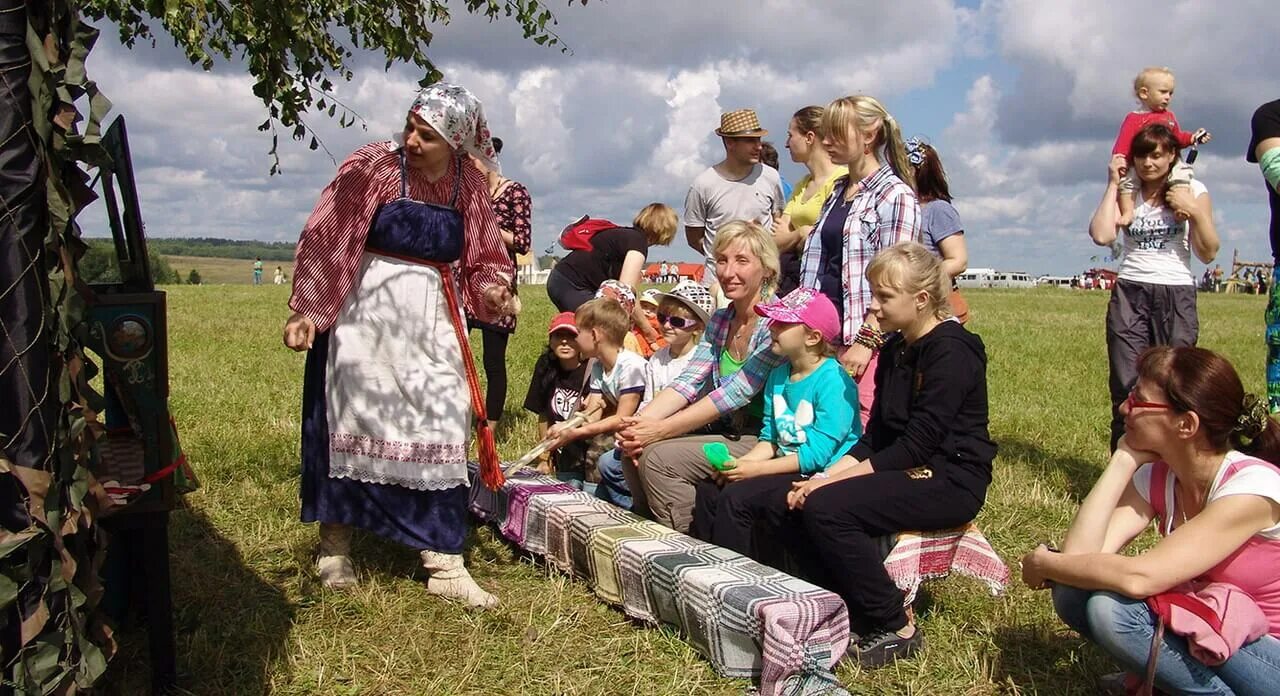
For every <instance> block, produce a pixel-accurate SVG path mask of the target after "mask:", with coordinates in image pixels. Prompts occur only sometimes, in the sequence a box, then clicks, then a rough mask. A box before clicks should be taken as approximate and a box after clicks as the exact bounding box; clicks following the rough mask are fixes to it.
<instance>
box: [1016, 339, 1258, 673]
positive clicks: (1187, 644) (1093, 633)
mask: <svg viewBox="0 0 1280 696" xmlns="http://www.w3.org/2000/svg"><path fill="white" fill-rule="evenodd" d="M1120 413H1121V416H1122V417H1123V418H1124V433H1125V434H1124V437H1123V438H1122V439H1121V440H1120V442H1119V445H1118V447H1117V449H1116V451H1115V453H1114V454H1113V455H1112V457H1111V461H1110V463H1109V464H1108V465H1107V467H1106V469H1104V470H1103V472H1102V475H1101V477H1099V479H1098V481H1097V483H1096V484H1094V487H1093V490H1092V491H1090V492H1089V495H1088V496H1086V497H1085V499H1084V502H1083V503H1082V504H1081V506H1080V510H1079V512H1077V513H1076V517H1075V520H1073V521H1072V523H1071V527H1070V529H1068V530H1067V534H1066V537H1065V538H1064V539H1063V542H1062V550H1061V552H1055V551H1053V550H1051V549H1050V548H1048V547H1047V546H1045V545H1040V546H1039V547H1037V548H1036V549H1035V550H1034V551H1032V552H1031V553H1030V554H1027V555H1026V556H1025V557H1024V558H1023V559H1022V577H1023V580H1024V581H1025V582H1026V583H1027V585H1028V586H1030V587H1032V588H1034V589H1043V588H1046V587H1052V588H1053V603H1054V607H1055V608H1056V609H1057V612H1058V616H1060V617H1061V618H1062V620H1063V621H1065V622H1066V623H1067V625H1069V626H1071V627H1072V628H1074V629H1075V630H1077V631H1079V632H1080V634H1081V635H1083V636H1084V637H1085V638H1088V639H1089V640H1091V641H1093V642H1094V643H1096V644H1097V645H1098V646H1099V647H1101V648H1102V649H1103V650H1105V651H1106V652H1107V653H1109V654H1110V655H1111V656H1112V657H1113V658H1115V660H1116V661H1117V662H1119V663H1120V665H1121V666H1122V667H1123V668H1124V669H1125V670H1126V671H1127V672H1128V673H1129V675H1130V676H1128V677H1125V676H1124V675H1116V677H1113V678H1111V679H1110V680H1109V682H1110V684H1113V685H1115V686H1116V687H1123V688H1127V689H1129V690H1130V693H1132V691H1133V690H1134V689H1135V688H1136V687H1137V686H1138V684H1139V682H1140V679H1139V678H1138V677H1137V676H1134V675H1137V674H1143V673H1144V672H1146V671H1147V669H1148V666H1149V659H1154V660H1155V663H1154V686H1155V687H1157V688H1159V689H1163V690H1164V691H1166V692H1168V693H1178V694H1226V693H1235V694H1263V693H1275V684H1276V680H1277V678H1280V641H1278V640H1277V637H1280V573H1277V572H1276V570H1277V568H1280V469H1277V468H1276V466H1275V465H1274V464H1272V462H1276V461H1280V424H1277V423H1276V422H1275V421H1274V420H1272V419H1271V418H1270V417H1269V416H1268V414H1267V408H1266V405H1265V403H1264V401H1263V400H1262V399H1260V398H1258V397H1257V396H1254V395H1252V394H1246V393H1245V391H1244V387H1243V385H1241V383H1240V377H1239V376H1238V375H1237V374H1236V371H1235V369H1234V368H1233V367H1232V366H1231V364H1230V363H1229V362H1227V360H1226V359H1225V358H1223V357H1222V356H1220V355H1218V354H1216V353H1213V352H1210V351H1207V350H1204V349H1202V348H1192V347H1181V348H1171V347H1168V346H1162V347H1157V348H1151V349H1149V350H1147V351H1146V352H1145V353H1143V354H1142V356H1141V358H1140V359H1139V360H1138V366H1137V382H1136V384H1135V386H1134V388H1133V390H1132V391H1131V392H1130V393H1129V395H1128V396H1127V397H1126V398H1125V399H1124V400H1123V401H1121V402H1120ZM1152 521H1155V522H1156V524H1157V529H1158V531H1159V533H1160V536H1161V539H1160V541H1159V542H1158V543H1157V544H1156V545H1155V546H1154V547H1152V548H1151V549H1149V550H1147V551H1146V552H1144V553H1141V554H1137V555H1124V554H1121V553H1120V551H1121V550H1122V549H1124V547H1125V546H1127V545H1128V544H1129V542H1130V541H1132V540H1133V539H1134V538H1136V537H1137V536H1139V535H1140V534H1142V533H1143V532H1144V531H1145V530H1146V529H1147V528H1149V527H1150V526H1151V522H1152ZM1223 597H1225V598H1227V599H1228V600H1229V601H1228V602H1221V601H1220V598H1223ZM1167 606H1178V607H1183V606H1186V607H1189V608H1191V609H1193V610H1194V611H1192V612H1190V613H1185V614H1184V613H1182V612H1181V610H1176V611H1175V612H1166V611H1164V610H1163V609H1162V607H1167ZM1153 607H1154V608H1153ZM1191 615H1196V616H1201V617H1202V618H1203V620H1204V621H1205V625H1206V626H1214V627H1216V628H1214V630H1208V631H1198V632H1189V631H1188V630H1187V629H1185V628H1182V625H1183V622H1182V619H1185V618H1186V617H1188V616H1191ZM1162 616H1163V617H1165V619H1166V620H1167V622H1168V627H1167V628H1165V629H1163V631H1162V633H1160V634H1159V635H1157V632H1158V631H1161V628H1159V627H1160V626H1162V625H1163V623H1164V622H1163V621H1161V620H1160V617H1162ZM1153 639H1154V641H1153ZM1153 644H1154V650H1155V654H1154V655H1152V650H1153ZM1121 680H1124V681H1127V682H1128V683H1127V685H1124V684H1121V683H1120V682H1121Z"/></svg>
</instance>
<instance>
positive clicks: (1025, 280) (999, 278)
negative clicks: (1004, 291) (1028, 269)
mask: <svg viewBox="0 0 1280 696" xmlns="http://www.w3.org/2000/svg"><path fill="white" fill-rule="evenodd" d="M1035 286H1036V281H1034V280H1032V279H1031V276H1029V275H1027V274H1026V273H1022V272H1020V271H997V272H996V274H995V276H993V277H992V278H991V287H993V288H1034V287H1035Z"/></svg>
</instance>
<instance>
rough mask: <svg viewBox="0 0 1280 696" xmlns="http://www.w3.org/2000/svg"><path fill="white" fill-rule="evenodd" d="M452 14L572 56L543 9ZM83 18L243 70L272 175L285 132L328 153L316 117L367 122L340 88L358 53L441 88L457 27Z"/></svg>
mask: <svg viewBox="0 0 1280 696" xmlns="http://www.w3.org/2000/svg"><path fill="white" fill-rule="evenodd" d="M574 2H575V0H569V4H570V5H572V4H573V3H574ZM576 2H578V3H579V4H582V5H586V4H587V0H576ZM452 4H453V5H454V6H455V7H458V6H460V7H461V8H462V9H463V10H464V11H466V12H468V13H471V14H475V15H481V16H484V17H486V18H488V19H489V21H491V22H492V21H497V20H502V19H510V20H512V21H514V22H516V23H517V25H519V27H520V29H521V31H522V32H523V35H524V38H525V39H529V40H532V41H533V42H534V43H536V44H538V45H541V46H559V47H560V50H562V51H564V52H568V48H567V47H566V46H565V45H564V43H563V42H562V41H561V38H560V36H559V35H557V34H556V33H555V31H554V30H553V27H554V26H555V25H556V19H555V15H553V14H552V12H551V10H550V9H548V7H547V6H546V4H545V3H542V2H538V0H460V1H459V2H454V3H452ZM83 9H84V12H85V14H87V15H88V16H90V17H93V18H94V19H107V20H110V21H111V22H113V23H115V24H116V25H117V26H118V27H119V29H120V41H121V42H122V43H123V44H124V45H125V46H129V47H132V46H134V45H135V44H136V43H137V42H138V41H150V42H151V43H152V44H153V45H154V44H155V42H156V40H157V36H158V34H157V32H156V30H154V29H153V28H152V24H153V23H155V24H158V25H159V27H160V29H162V30H163V31H164V33H167V34H168V35H169V36H170V37H171V38H172V39H173V41H174V44H175V45H176V46H177V47H178V48H180V49H181V50H182V51H183V52H184V53H185V54H186V57H187V59H188V60H190V61H191V63H192V65H199V66H201V67H202V68H204V69H205V70H212V69H213V67H214V65H215V63H216V61H217V59H219V58H221V59H224V60H228V61H230V60H243V61H244V62H245V64H246V65H247V67H248V69H249V74H250V75H252V76H253V77H254V78H255V80H256V81H255V82H254V84H253V93H254V95H255V96H257V97H258V98H259V99H261V100H262V103H263V105H264V106H265V107H266V110H267V118H266V120H264V121H263V122H262V123H261V124H260V125H259V126H258V129H259V130H261V131H270V132H271V151H270V154H271V156H272V159H273V161H272V166H271V173H273V174H274V173H276V172H278V171H279V167H280V158H279V154H278V152H279V137H280V132H281V131H287V132H288V133H289V134H290V136H291V137H292V138H293V139H294V140H296V141H303V140H307V139H308V138H310V141H309V142H308V146H309V147H310V148H311V149H313V150H314V149H317V148H319V147H322V146H323V143H321V141H320V140H319V139H318V138H317V137H316V135H315V132H314V130H313V129H312V128H311V127H310V126H309V125H308V124H307V122H306V115H307V114H308V113H311V112H313V110H314V111H316V112H320V113H324V114H326V115H327V116H329V117H335V116H336V117H337V118H338V125H339V126H342V127H344V128H345V127H347V126H350V125H352V124H353V123H356V122H357V121H358V120H362V119H360V117H359V115H358V114H357V113H356V112H355V111H354V110H353V109H351V108H350V107H349V106H348V105H347V104H345V103H343V102H342V101H341V100H340V99H338V98H337V97H336V96H334V84H335V82H347V81H350V80H351V79H352V77H353V73H352V68H351V63H352V59H353V58H354V57H355V54H356V53H355V52H356V51H358V50H364V51H374V52H380V53H382V54H383V56H384V57H385V58H386V66H385V67H386V69H390V68H391V66H392V65H395V64H397V63H411V64H413V65H414V66H416V67H418V68H420V69H421V70H422V71H423V74H424V76H423V78H422V80H421V81H420V84H421V85H423V86H426V85H429V84H431V83H433V82H436V81H438V80H439V79H440V78H441V73H440V70H439V69H438V68H437V67H436V65H435V63H433V62H432V61H431V59H430V58H429V57H428V56H427V48H428V47H429V46H430V44H431V39H432V38H433V36H434V34H433V32H432V27H438V26H443V25H447V24H448V23H449V21H450V20H451V19H452V14H451V10H450V3H449V2H447V0H427V1H426V2H421V1H418V0H379V1H373V0H245V1H241V2H229V1H226V0H87V1H86V2H85V3H84V5H83Z"/></svg>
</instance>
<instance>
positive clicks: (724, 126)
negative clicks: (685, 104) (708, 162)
mask: <svg viewBox="0 0 1280 696" xmlns="http://www.w3.org/2000/svg"><path fill="white" fill-rule="evenodd" d="M768 134H769V131H767V130H765V129H764V128H762V127H761V126H760V119H759V118H758V117H757V116H756V112H755V111H753V110H751V109H739V110H737V111H730V112H728V113H726V114H723V115H721V116H720V127H719V128H717V129H716V135H718V136H720V140H721V141H722V142H723V143H724V159H723V160H721V161H720V162H719V163H718V164H716V165H715V166H712V167H708V168H707V170H706V171H704V172H702V173H701V174H699V175H698V177H697V178H696V179H694V180H693V185H692V186H690V187H689V194H688V196H686V197H685V201H684V230H685V235H686V236H687V237H688V240H689V246H690V247H693V249H694V251H699V252H702V254H703V256H704V257H705V258H706V273H705V274H703V276H702V278H703V281H702V282H703V284H705V285H707V286H709V287H711V288H713V290H714V291H715V292H716V295H717V297H719V288H717V287H715V286H716V261H715V258H714V257H713V256H712V253H711V249H712V248H713V246H714V244H715V240H716V230H717V229H719V228H720V227H721V226H723V225H724V224H725V223H727V222H731V221H733V220H750V221H753V222H758V223H760V224H761V225H764V226H765V229H769V227H770V225H772V222H773V216H774V214H775V213H777V212H780V211H781V210H782V206H783V204H784V203H786V199H785V198H784V197H783V195H782V180H781V178H780V177H779V176H778V170H776V169H774V168H773V167H769V166H766V165H764V164H761V163H760V149H761V140H760V139H761V138H763V137H764V136H766V135H768ZM717 304H723V302H718V303H717Z"/></svg>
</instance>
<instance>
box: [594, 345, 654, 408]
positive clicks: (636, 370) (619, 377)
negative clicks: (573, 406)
mask: <svg viewBox="0 0 1280 696" xmlns="http://www.w3.org/2000/svg"><path fill="white" fill-rule="evenodd" d="M644 367H645V361H644V358H642V357H640V355H639V354H637V353H633V352H631V351H629V350H620V351H618V361H617V362H615V363H614V364H613V369H612V370H609V371H608V372H606V371H605V369H604V363H603V362H601V361H599V360H596V361H595V362H594V363H592V364H591V379H590V380H589V381H588V382H587V392H588V393H590V394H603V395H604V400H605V402H606V403H608V404H609V405H610V406H617V405H618V399H619V398H620V397H621V396H622V395H623V394H639V395H640V398H641V399H643V398H644Z"/></svg>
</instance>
